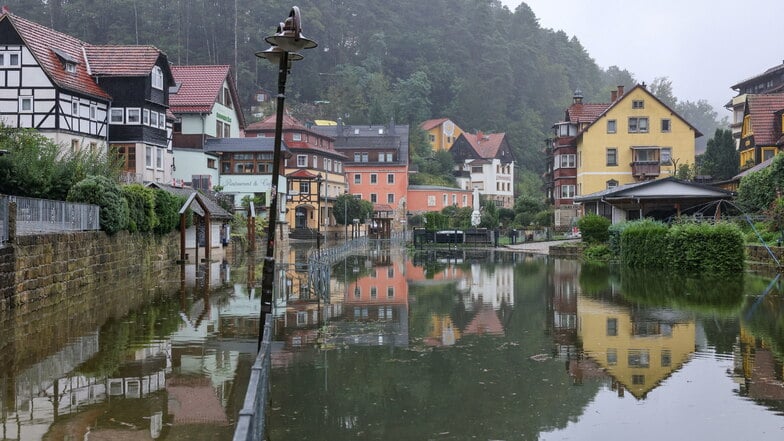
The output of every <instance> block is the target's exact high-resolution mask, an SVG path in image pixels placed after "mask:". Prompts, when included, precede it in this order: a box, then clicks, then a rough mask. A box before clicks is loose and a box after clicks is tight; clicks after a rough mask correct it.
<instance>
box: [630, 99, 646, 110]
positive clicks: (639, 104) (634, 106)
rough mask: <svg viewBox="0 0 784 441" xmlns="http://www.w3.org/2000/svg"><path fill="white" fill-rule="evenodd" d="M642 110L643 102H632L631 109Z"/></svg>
mask: <svg viewBox="0 0 784 441" xmlns="http://www.w3.org/2000/svg"><path fill="white" fill-rule="evenodd" d="M644 108H645V101H643V100H634V101H632V109H644Z"/></svg>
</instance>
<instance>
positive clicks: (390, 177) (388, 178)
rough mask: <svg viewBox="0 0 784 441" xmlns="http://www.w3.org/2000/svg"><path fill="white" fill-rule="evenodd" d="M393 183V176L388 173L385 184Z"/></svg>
mask: <svg viewBox="0 0 784 441" xmlns="http://www.w3.org/2000/svg"><path fill="white" fill-rule="evenodd" d="M394 183H395V174H394V173H389V174H387V184H394Z"/></svg>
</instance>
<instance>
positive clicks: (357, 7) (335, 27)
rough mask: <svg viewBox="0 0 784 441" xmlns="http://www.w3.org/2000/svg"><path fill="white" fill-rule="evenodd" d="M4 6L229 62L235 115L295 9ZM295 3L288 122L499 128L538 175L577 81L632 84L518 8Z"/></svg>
mask: <svg viewBox="0 0 784 441" xmlns="http://www.w3.org/2000/svg"><path fill="white" fill-rule="evenodd" d="M6 3H7V4H8V6H9V8H10V10H11V12H13V13H15V14H17V15H20V16H22V17H25V18H28V19H30V20H33V21H36V22H38V23H41V24H43V25H46V26H50V27H53V28H55V29H57V30H59V31H62V32H65V33H68V34H71V35H74V36H76V37H78V38H80V39H83V40H85V41H87V42H89V43H93V44H112V43H117V44H151V45H155V46H157V47H159V48H160V49H162V50H163V51H164V52H166V54H167V55H168V57H169V60H170V62H172V63H174V64H211V63H215V64H230V65H232V66H233V68H234V72H235V75H236V77H237V83H238V87H239V91H240V94H241V100H242V105H243V107H245V110H246V111H247V108H248V107H249V106H250V105H251V99H252V97H253V95H254V93H255V92H256V91H257V90H258V88H264V89H266V90H269V91H275V90H276V87H277V86H276V78H277V69H276V67H274V66H272V65H270V64H269V63H268V62H267V61H265V60H260V59H257V58H256V57H255V56H254V53H255V52H258V51H261V50H264V49H267V48H268V47H269V44H267V43H266V42H265V41H264V37H266V36H268V35H270V34H272V33H274V32H275V28H276V27H277V25H278V23H279V22H280V21H282V20H283V19H284V18H285V17H286V16H287V15H288V12H289V10H290V8H291V6H292V5H293V3H291V2H290V1H281V0H171V1H167V2H160V1H152V0H101V1H96V0H9V1H7V2H6ZM296 4H297V5H298V6H299V7H300V9H301V11H302V15H303V32H304V34H305V35H306V36H308V37H309V38H312V39H314V40H316V41H317V42H318V44H319V46H318V47H317V48H315V49H311V50H308V51H305V52H304V53H303V54H302V55H304V56H305V60H303V61H299V62H296V63H294V65H293V68H292V74H291V75H290V76H289V78H288V83H287V101H286V103H287V106H288V107H289V109H290V110H291V111H292V112H293V113H294V114H295V115H296V116H298V117H301V118H304V119H315V118H325V119H333V120H334V119H337V118H339V117H340V118H342V119H343V120H344V121H345V122H346V123H349V124H370V123H373V124H386V123H388V122H389V121H391V120H394V121H395V122H396V123H399V124H406V123H407V124H411V125H412V127H415V126H416V125H418V124H419V123H420V122H422V121H423V120H424V119H428V118H435V117H448V118H451V119H452V120H453V121H455V122H456V123H457V124H458V125H459V126H460V127H462V128H463V129H464V130H468V131H470V132H474V131H476V130H482V131H484V132H505V133H506V134H507V137H508V140H509V142H510V145H511V146H512V148H513V151H514V154H515V156H516V161H517V164H518V167H520V168H521V172H528V173H531V174H532V175H534V174H535V175H540V174H541V173H542V172H543V171H544V170H545V164H544V159H545V158H544V154H543V153H542V150H543V148H544V139H545V138H547V137H549V136H550V126H551V125H552V124H553V123H554V122H556V121H558V120H559V119H561V118H562V117H563V111H564V109H565V108H566V107H568V105H569V104H570V103H571V96H572V93H573V91H574V90H575V89H580V90H581V91H582V92H583V95H584V96H585V100H586V101H587V102H608V101H609V94H610V90H611V89H614V88H615V87H616V86H618V85H624V86H626V87H627V90H628V88H630V87H631V86H633V85H634V84H636V82H637V81H636V79H635V77H634V75H633V74H631V73H630V72H628V71H626V70H624V69H622V68H619V67H616V66H612V67H610V68H608V69H607V70H602V69H601V68H599V66H597V65H596V63H595V61H594V60H593V59H592V58H591V57H590V55H589V53H588V51H587V50H586V49H585V48H584V47H583V46H582V44H581V43H580V41H579V40H578V39H577V38H575V37H569V36H568V35H567V34H566V33H564V32H562V31H553V30H552V29H543V28H542V27H541V26H540V25H539V22H538V19H537V18H536V16H535V15H534V13H533V11H532V10H531V9H530V8H529V7H528V6H527V5H526V4H525V3H523V4H521V5H520V6H519V7H518V8H516V9H515V10H514V11H511V10H509V9H508V8H507V7H505V6H503V5H501V3H500V2H499V1H498V0H426V1H422V0H396V1H393V2H392V1H385V0H303V1H300V2H297V3H296ZM666 74H667V72H662V76H666ZM661 85H662V87H664V86H666V84H665V82H662V84H661ZM670 86H671V85H670ZM662 90H664V89H662ZM670 92H671V87H670ZM673 99H674V97H673ZM679 106H680V107H679ZM705 106H707V103H703V102H702V101H700V102H698V103H690V102H685V103H677V104H676V106H675V107H674V109H675V110H676V111H678V112H679V113H681V114H682V116H684V117H686V118H687V119H689V121H690V122H692V124H694V125H695V126H696V127H697V128H698V129H700V130H701V131H702V132H703V133H713V131H714V130H715V128H716V126H710V127H708V124H707V123H703V122H701V121H697V119H699V118H703V117H704V118H706V120H707V121H712V123H716V118H717V116H716V113H715V111H713V109H712V108H710V106H707V107H705ZM711 112H713V113H711ZM691 118H694V120H692V119H691ZM716 124H718V123H716ZM520 176H521V177H524V176H526V174H525V173H520ZM529 177H530V175H529ZM525 180H526V179H522V180H519V181H518V184H519V185H522V184H521V183H522V182H523V181H525ZM526 187H530V186H529V185H526ZM520 189H521V190H522V188H520Z"/></svg>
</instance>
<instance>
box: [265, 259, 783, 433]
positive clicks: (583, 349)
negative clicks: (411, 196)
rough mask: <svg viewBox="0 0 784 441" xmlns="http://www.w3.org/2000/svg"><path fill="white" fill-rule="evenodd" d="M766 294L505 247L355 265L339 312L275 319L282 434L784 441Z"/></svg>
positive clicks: (341, 291) (739, 284)
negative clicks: (632, 436) (510, 250)
mask: <svg viewBox="0 0 784 441" xmlns="http://www.w3.org/2000/svg"><path fill="white" fill-rule="evenodd" d="M770 286H771V284H770V281H769V280H765V279H762V278H759V277H756V276H752V275H745V276H741V277H736V278H733V279H729V280H727V279H725V280H716V279H710V278H706V279H683V278H677V277H674V276H672V275H662V274H646V273H642V272H628V273H627V272H625V271H621V270H618V269H613V268H607V267H592V266H583V265H581V264H580V263H579V262H576V261H570V260H559V259H550V258H547V257H544V256H526V255H516V254H512V253H504V252H494V251H492V250H490V251H481V252H480V251H476V252H466V251H462V250H460V251H455V250H452V251H440V252H429V253H424V254H414V255H411V256H409V255H407V254H406V253H404V252H402V251H400V250H395V249H383V248H382V249H376V250H375V251H374V253H372V254H369V255H360V254H357V255H352V256H348V257H347V258H345V259H343V260H342V261H340V262H338V263H337V264H336V265H335V266H334V267H333V280H332V283H331V296H330V299H329V302H326V303H325V302H323V301H322V300H320V299H310V300H307V301H304V300H302V299H297V300H296V301H294V302H289V304H288V306H287V308H286V312H285V319H283V318H281V319H279V320H280V321H282V322H283V323H279V325H278V337H277V338H278V339H279V340H280V341H281V342H283V346H282V347H280V348H279V349H280V350H279V351H277V352H276V355H275V358H276V360H277V362H276V363H275V368H274V371H273V378H272V405H273V411H272V414H271V419H270V427H271V438H273V439H279V440H286V439H292V440H293V439H297V440H303V439H346V438H352V437H354V438H360V439H474V438H476V439H619V440H620V439H623V438H626V437H628V434H629V431H626V430H621V429H622V426H624V425H626V424H634V427H632V426H629V427H628V429H630V430H633V431H634V433H635V436H636V437H638V438H640V439H659V438H662V437H669V438H673V439H681V438H684V437H689V438H694V439H708V438H710V439H729V438H730V437H733V438H741V439H748V438H750V437H753V438H755V439H778V438H779V437H780V429H781V427H782V424H784V420H782V419H781V418H782V415H784V412H782V409H784V378H782V375H783V374H784V369H783V368H782V360H783V359H784V357H783V355H784V354H782V351H781V345H782V342H784V335H781V334H782V331H781V329H784V327H783V326H781V317H782V315H781V313H780V312H781V307H782V290H781V287H780V284H775V283H774V284H773V287H772V288H769V287H770ZM766 290H767V293H766V294H765V295H763V293H765V292H766ZM740 415H742V416H743V417H742V419H743V421H744V424H741V425H740V426H741V427H743V430H739V429H738V424H736V423H737V418H738V416H740ZM747 422H748V423H753V426H752V427H751V428H750V427H747V426H748V424H746V423H747ZM638 429H639V430H638Z"/></svg>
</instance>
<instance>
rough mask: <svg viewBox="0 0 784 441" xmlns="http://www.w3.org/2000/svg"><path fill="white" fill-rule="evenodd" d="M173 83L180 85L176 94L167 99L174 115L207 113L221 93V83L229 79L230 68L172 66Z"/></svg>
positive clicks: (220, 66)
mask: <svg viewBox="0 0 784 441" xmlns="http://www.w3.org/2000/svg"><path fill="white" fill-rule="evenodd" d="M171 71H172V75H173V76H174V81H175V82H177V83H180V88H179V90H177V93H176V94H173V95H171V96H170V97H169V105H170V106H171V109H172V112H174V113H209V112H211V111H212V106H213V105H214V104H215V101H217V100H218V97H219V94H220V93H222V92H223V83H224V82H225V81H226V79H227V78H229V71H230V67H229V66H228V65H219V66H172V67H171Z"/></svg>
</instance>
